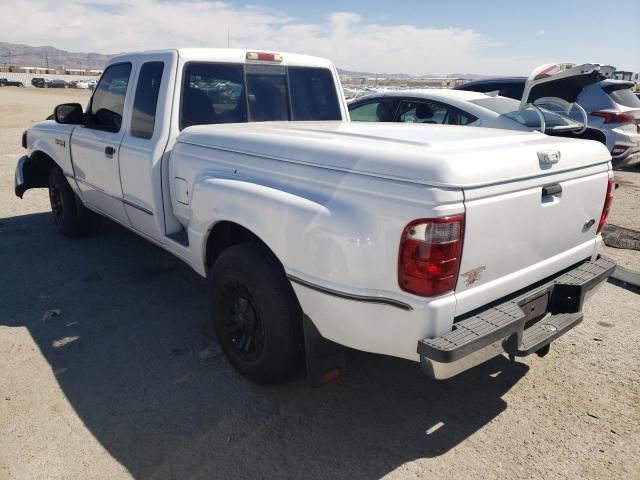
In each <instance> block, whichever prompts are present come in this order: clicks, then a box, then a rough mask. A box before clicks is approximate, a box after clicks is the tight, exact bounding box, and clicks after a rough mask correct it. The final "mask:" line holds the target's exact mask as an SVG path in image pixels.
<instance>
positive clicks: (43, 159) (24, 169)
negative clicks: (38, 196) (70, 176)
mask: <svg viewBox="0 0 640 480" xmlns="http://www.w3.org/2000/svg"><path fill="white" fill-rule="evenodd" d="M56 165H57V164H56V162H55V161H54V160H53V159H52V158H51V156H50V155H48V154H46V153H44V152H42V151H40V150H37V151H34V152H32V153H31V155H29V156H26V155H25V156H23V157H21V158H20V159H19V160H18V164H17V166H16V175H15V194H16V196H17V197H19V198H22V196H23V195H24V192H26V191H27V190H29V189H31V188H46V187H48V185H49V173H50V172H51V169H52V168H53V167H54V166H56Z"/></svg>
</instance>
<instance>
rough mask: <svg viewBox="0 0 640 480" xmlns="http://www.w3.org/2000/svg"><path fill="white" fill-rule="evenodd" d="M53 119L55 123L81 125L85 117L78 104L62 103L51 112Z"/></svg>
mask: <svg viewBox="0 0 640 480" xmlns="http://www.w3.org/2000/svg"><path fill="white" fill-rule="evenodd" d="M53 118H54V120H55V121H56V122H57V123H66V124H71V125H83V124H84V120H85V116H84V110H83V109H82V105H80V104H79V103H63V104H61V105H58V106H57V107H56V108H55V109H54V110H53Z"/></svg>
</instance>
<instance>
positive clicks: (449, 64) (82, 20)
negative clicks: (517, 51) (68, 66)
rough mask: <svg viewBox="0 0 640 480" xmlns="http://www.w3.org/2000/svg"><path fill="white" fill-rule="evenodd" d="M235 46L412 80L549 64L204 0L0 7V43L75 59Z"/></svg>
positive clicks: (471, 40) (482, 43)
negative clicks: (76, 54) (58, 51)
mask: <svg viewBox="0 0 640 480" xmlns="http://www.w3.org/2000/svg"><path fill="white" fill-rule="evenodd" d="M227 29H229V31H230V34H231V35H230V36H231V46H232V47H242V48H244V47H246V48H251V47H253V48H262V49H274V50H275V49H278V50H283V51H293V52H300V53H307V54H311V55H320V56H324V57H328V58H330V59H331V60H333V61H334V62H335V63H336V64H337V65H338V66H340V67H342V68H348V69H353V70H365V71H374V72H380V73H382V72H405V73H411V74H424V73H433V74H446V73H453V72H459V73H470V72H474V73H493V74H509V73H528V71H530V70H531V69H532V68H533V67H534V66H535V65H537V64H540V63H544V61H540V60H539V59H535V58H527V57H521V56H519V57H514V58H505V57H504V56H499V55H497V54H496V53H494V52H493V50H494V49H495V47H496V46H497V45H498V44H497V43H496V42H495V41H494V40H493V39H490V38H486V37H485V36H483V35H481V34H479V33H478V32H476V31H474V30H472V29H461V28H455V27H450V28H425V27H417V26H413V25H379V24H374V23H367V22H366V21H365V20H364V19H363V18H362V17H361V16H360V15H358V14H356V13H352V12H334V13H330V14H329V15H327V16H326V18H325V20H324V21H323V22H322V23H313V24H310V23H301V22H299V21H298V20H297V19H293V18H290V17H289V16H287V15H286V14H285V13H283V12H280V11H277V10H272V9H264V8H259V7H255V6H245V7H238V6H235V5H231V4H226V3H223V2H208V1H204V0H179V1H167V0H90V1H88V2H82V1H79V0H67V1H58V0H32V1H29V2H24V1H23V2H11V3H10V6H8V5H6V4H5V5H2V6H0V32H2V33H3V37H4V38H3V40H5V41H11V42H15V43H26V44H29V45H52V46H55V47H58V48H62V49H65V50H70V51H83V52H86V51H96V52H101V53H117V52H122V51H132V50H142V49H150V48H169V47H171V48H174V47H189V46H193V47H223V46H226V42H227Z"/></svg>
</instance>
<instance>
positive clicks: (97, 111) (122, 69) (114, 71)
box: [87, 63, 131, 132]
mask: <svg viewBox="0 0 640 480" xmlns="http://www.w3.org/2000/svg"><path fill="white" fill-rule="evenodd" d="M130 74H131V64H130V63H120V64H117V65H112V66H110V67H109V68H107V69H106V70H105V71H104V73H103V74H102V77H101V78H100V82H99V83H98V85H97V87H96V90H95V92H94V93H93V97H92V98H91V105H90V108H89V112H87V113H88V115H87V127H89V128H95V129H97V130H107V131H109V132H118V131H120V127H121V126H122V114H123V111H124V101H125V97H126V95H127V86H128V85H129V75H130Z"/></svg>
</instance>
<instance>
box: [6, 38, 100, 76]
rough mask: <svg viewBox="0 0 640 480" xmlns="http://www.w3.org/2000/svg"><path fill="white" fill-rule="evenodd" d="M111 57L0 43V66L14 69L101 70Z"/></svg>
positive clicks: (45, 47) (47, 47)
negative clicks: (13, 67)
mask: <svg viewBox="0 0 640 480" xmlns="http://www.w3.org/2000/svg"><path fill="white" fill-rule="evenodd" d="M109 58H111V55H104V54H102V53H93V52H92V53H77V52H67V51H65V50H60V49H58V48H55V47H50V46H42V47H31V46H29V45H22V44H18V43H7V42H0V65H3V66H4V65H7V66H8V65H12V66H16V67H47V66H49V67H50V68H60V67H65V68H91V69H102V68H104V66H105V64H106V63H107V61H108V60H109Z"/></svg>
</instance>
